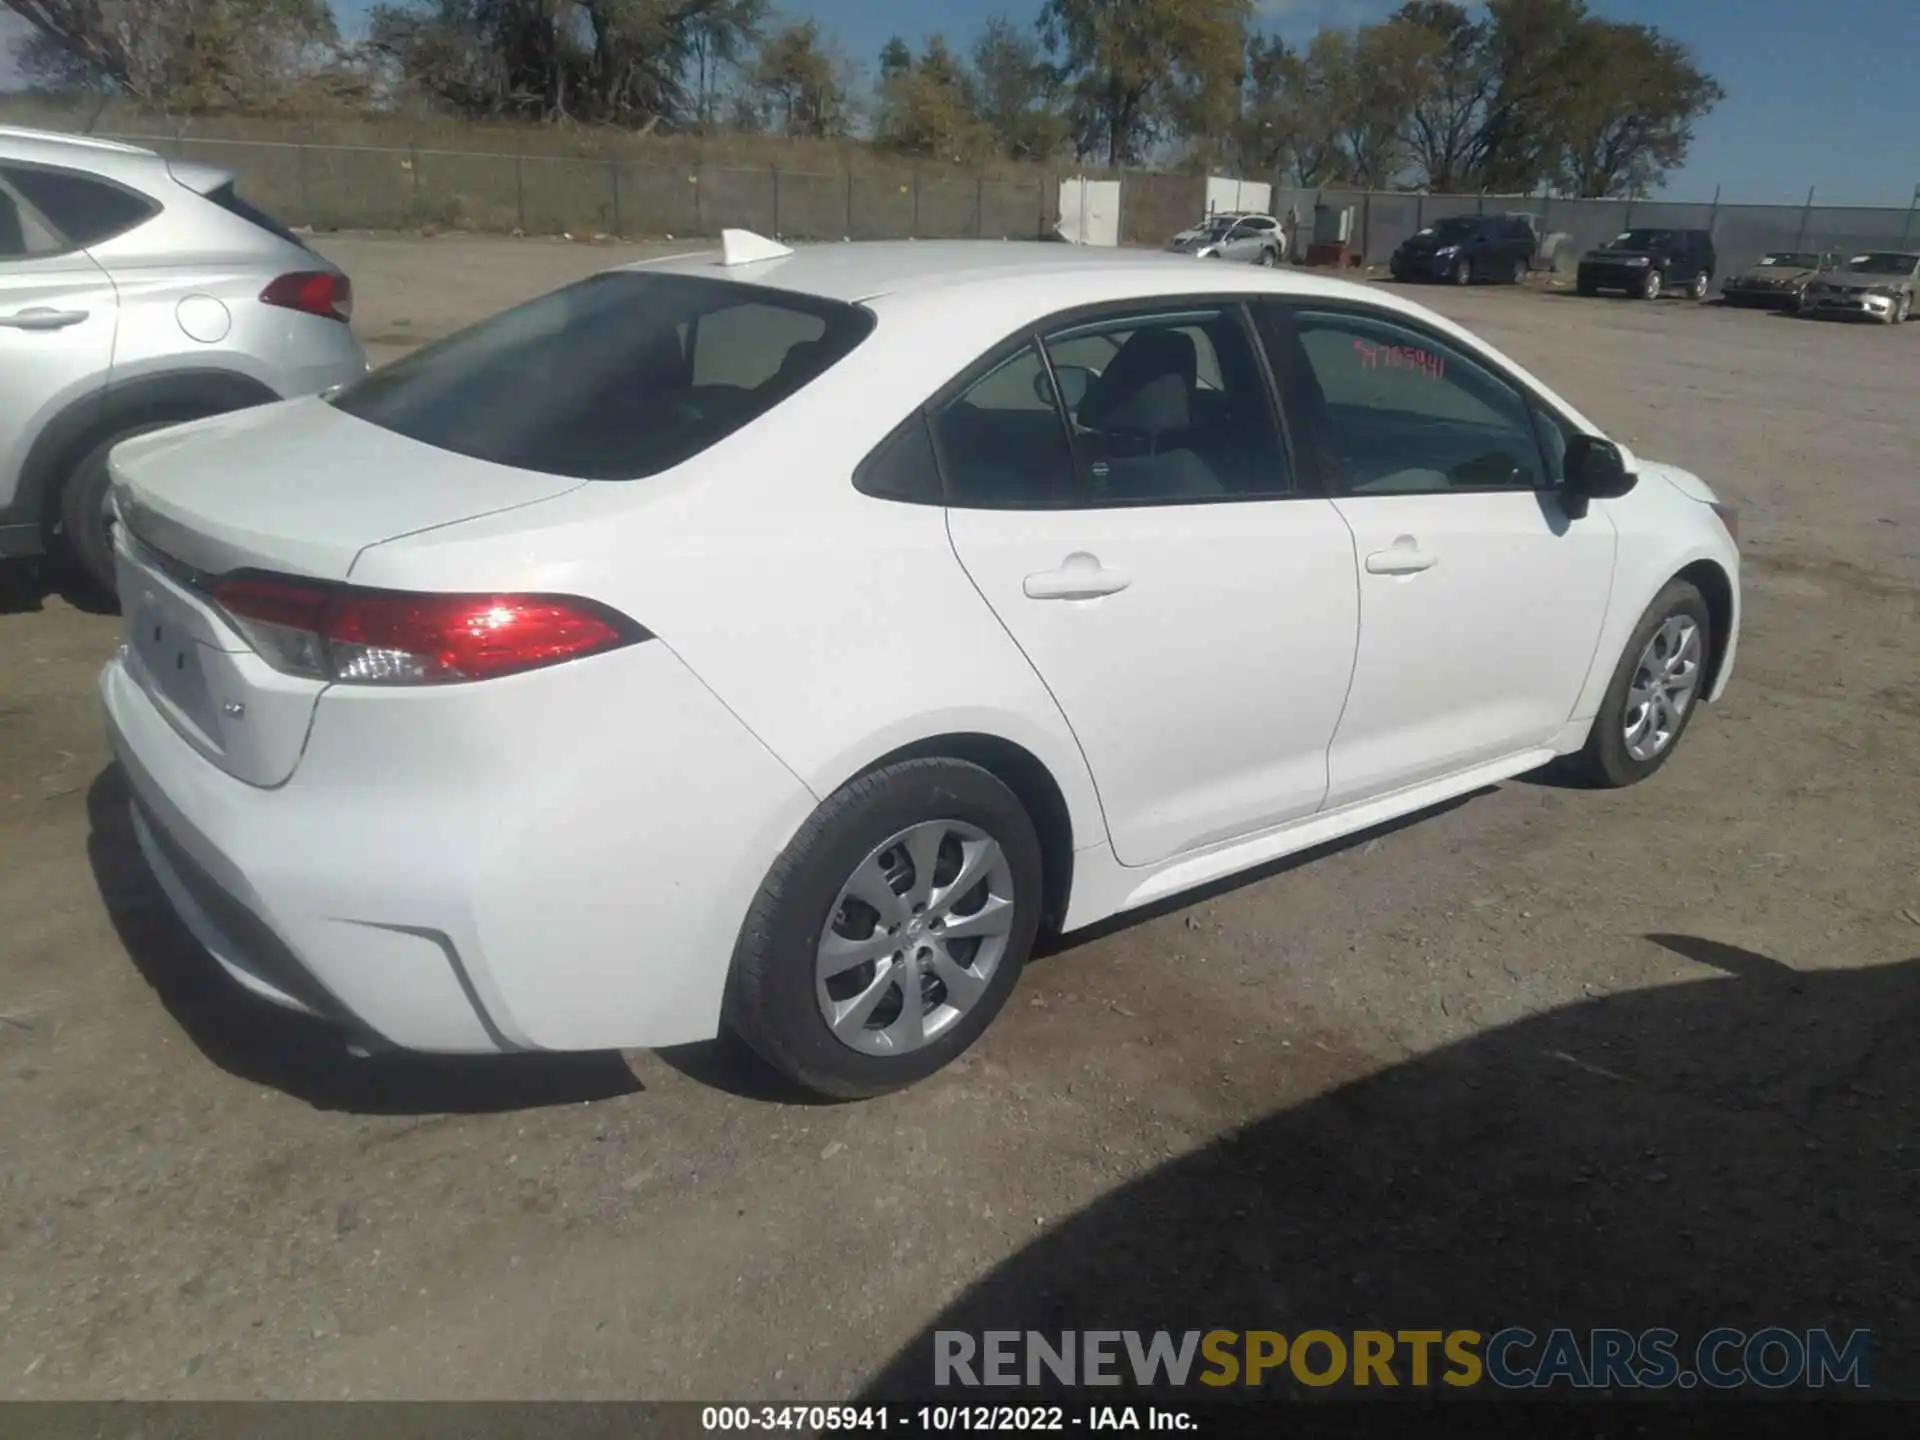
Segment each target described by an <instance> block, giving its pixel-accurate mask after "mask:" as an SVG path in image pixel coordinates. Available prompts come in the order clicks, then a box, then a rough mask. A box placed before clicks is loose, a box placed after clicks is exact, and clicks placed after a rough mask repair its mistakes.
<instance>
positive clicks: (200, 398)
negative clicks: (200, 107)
mask: <svg viewBox="0 0 1920 1440" xmlns="http://www.w3.org/2000/svg"><path fill="white" fill-rule="evenodd" d="M233 179H234V177H233V176H232V175H231V174H230V173H229V172H227V171H224V170H218V169H214V168H211V167H208V166H202V165H189V164H184V163H181V162H179V161H172V160H168V159H167V158H165V157H164V156H161V155H157V154H155V153H153V152H152V151H150V150H141V149H139V148H137V147H135V146H131V145H121V144H115V143H112V142H109V141H105V140H94V139H88V138H82V137H79V136H73V135H57V134H49V133H46V132H42V131H34V130H19V129H13V128H11V127H6V126H0V560H13V559H25V558H31V557H34V556H37V555H40V554H42V553H44V552H45V551H46V549H47V548H48V545H49V542H58V543H59V544H60V545H61V546H62V547H63V548H64V549H65V550H66V552H67V553H68V555H69V557H70V558H71V559H72V560H73V561H74V562H75V563H76V565H77V566H78V568H79V570H80V572H81V575H82V577H83V578H84V579H85V580H87V581H88V582H90V583H91V584H92V585H93V586H94V587H95V588H96V589H98V590H99V591H101V592H102V593H103V594H105V595H111V594H112V592H113V583H114V579H113V547H112V543H111V538H110V535H109V533H108V532H109V526H110V523H111V521H110V518H109V516H108V514H107V509H106V498H107V463H106V462H107V453H108V451H109V450H111V449H112V448H113V446H114V445H115V444H116V443H118V442H119V441H121V440H124V439H126V438H128V437H129V436H132V435H137V434H140V433H142V432H144V431H148V430H156V429H160V428H162V427H164V426H167V425H173V424H177V423H179V422H181V421H185V420H193V419H198V418H201V417H203V416H207V415H216V414H220V413H222V412H225V411H229V410H239V409H243V408H245V407H247V406H250V405H259V404H264V403H266V402H268V401H273V400H280V399H284V398H288V397H291V396H296V395H312V394H317V393H319V392H320V391H323V390H326V389H329V388H331V387H333V386H335V385H338V384H341V383H342V382H344V381H347V380H351V379H353V378H354V377H355V376H357V375H362V374H364V373H365V372H366V369H367V360H366V355H365V352H364V351H362V350H361V348H360V344H359V342H358V341H357V340H355V339H354V337H353V332H352V330H351V329H350V328H349V327H348V324H347V322H348V320H349V318H350V317H351V314H352V308H353V299H352V296H353V292H352V287H351V285H350V283H349V281H348V279H347V277H346V276H345V275H343V274H341V273H340V271H339V270H338V269H336V268H335V267H334V266H333V265H332V264H330V263H329V262H327V261H326V260H324V259H322V258H321V257H320V256H319V255H316V254H315V253H314V252H313V251H312V250H310V249H308V248H307V247H306V246H305V245H303V244H302V243H301V242H300V240H299V239H298V238H297V237H296V236H294V235H293V234H292V233H291V232H290V231H288V230H287V229H286V228H285V227H284V226H282V225H280V224H279V223H278V222H277V221H275V220H273V219H272V218H270V217H269V216H267V215H264V214H262V213H261V212H260V211H258V210H256V209H255V208H254V207H253V206H251V205H249V204H248V203H247V202H246V201H244V200H242V199H241V198H240V197H239V196H238V195H237V194H236V193H235V191H234V184H233Z"/></svg>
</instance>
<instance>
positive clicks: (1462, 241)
mask: <svg viewBox="0 0 1920 1440" xmlns="http://www.w3.org/2000/svg"><path fill="white" fill-rule="evenodd" d="M1539 247H1540V241H1539V237H1538V236H1537V235H1536V234H1535V233H1534V229H1533V217H1532V216H1530V215H1450V216H1448V217H1447V218H1446V219H1445V220H1440V221H1436V222H1435V223H1434V224H1432V225H1429V226H1427V228H1426V229H1424V230H1422V231H1420V232H1419V233H1418V234H1417V235H1412V236H1409V237H1408V238H1407V239H1406V240H1404V241H1402V242H1401V244H1400V248H1399V249H1397V250H1395V251H1394V252H1393V259H1392V260H1391V261H1390V262H1389V268H1391V269H1392V271H1393V278H1394V279H1396V280H1451V281H1452V282H1453V283H1454V284H1455V285H1471V284H1472V283H1473V282H1474V281H1475V280H1504V281H1509V282H1511V283H1512V284H1515V285H1518V284H1519V283H1520V282H1521V281H1522V280H1524V279H1525V278H1526V275H1527V271H1528V270H1530V269H1532V268H1533V255H1534V252H1535V251H1536V250H1537V249H1539Z"/></svg>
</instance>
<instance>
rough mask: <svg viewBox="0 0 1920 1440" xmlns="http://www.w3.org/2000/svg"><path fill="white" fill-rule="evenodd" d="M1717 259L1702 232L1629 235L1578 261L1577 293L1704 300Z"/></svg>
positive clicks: (1652, 231) (1710, 239)
mask: <svg viewBox="0 0 1920 1440" xmlns="http://www.w3.org/2000/svg"><path fill="white" fill-rule="evenodd" d="M1717 259H1718V257H1716V256H1715V254H1714V253H1713V236H1711V235H1710V234H1708V233H1707V232H1706V231H1705V230H1629V231H1627V233H1626V234H1624V235H1622V236H1620V237H1619V238H1618V239H1617V240H1614V241H1613V242H1612V243H1610V244H1607V245H1602V246H1601V247H1600V248H1599V249H1597V250H1589V251H1588V252H1587V253H1586V254H1584V255H1582V256H1581V257H1580V279H1579V290H1580V293H1581V294H1582V295H1598V294H1599V293H1600V292H1601V291H1602V290H1624V291H1626V292H1627V294H1629V295H1637V296H1639V297H1640V299H1642V300H1657V299H1658V298H1659V297H1660V296H1661V295H1664V294H1665V293H1667V292H1668V291H1669V290H1671V291H1675V292H1683V293H1685V294H1686V295H1687V297H1688V298H1689V299H1693V300H1704V299H1706V298H1707V290H1708V287H1710V286H1711V285H1712V284H1713V272H1714V267H1715V265H1716V263H1717Z"/></svg>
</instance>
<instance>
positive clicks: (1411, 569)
mask: <svg viewBox="0 0 1920 1440" xmlns="http://www.w3.org/2000/svg"><path fill="white" fill-rule="evenodd" d="M1439 563H1440V557H1439V556H1438V555H1434V554H1430V553H1428V552H1427V551H1425V550H1422V549H1420V548H1419V547H1418V546H1417V545H1412V544H1407V545H1395V546H1393V547H1391V548H1390V549H1386V550H1376V551H1374V552H1373V554H1371V555H1369V556H1367V573H1368V574H1369V575H1418V574H1419V573H1420V572H1421V571H1422V570H1431V569H1432V568H1433V567H1434V566H1436V565H1438V564H1439Z"/></svg>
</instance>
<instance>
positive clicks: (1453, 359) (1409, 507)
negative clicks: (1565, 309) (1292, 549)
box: [1269, 303, 1616, 807]
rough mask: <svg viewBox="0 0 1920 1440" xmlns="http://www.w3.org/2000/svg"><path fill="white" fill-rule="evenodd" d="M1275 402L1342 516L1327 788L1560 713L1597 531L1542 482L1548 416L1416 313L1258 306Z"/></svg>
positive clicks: (1604, 552) (1595, 594)
mask: <svg viewBox="0 0 1920 1440" xmlns="http://www.w3.org/2000/svg"><path fill="white" fill-rule="evenodd" d="M1269 313H1270V315H1271V316H1272V318H1273V319H1274V321H1275V325H1274V328H1273V330H1272V332H1271V334H1270V343H1271V344H1272V348H1273V351H1274V354H1275V358H1276V370H1277V371H1279V372H1281V373H1282V375H1283V389H1284V392H1285V393H1286V395H1287V397H1288V398H1287V405H1288V415H1289V419H1290V421H1292V422H1293V423H1294V425H1295V427H1296V431H1297V432H1300V433H1301V438H1302V440H1303V442H1304V443H1305V446H1306V448H1307V449H1308V450H1309V452H1310V453H1311V454H1312V456H1313V458H1314V463H1315V464H1316V465H1317V466H1318V467H1319V468H1320V469H1321V471H1322V474H1323V475H1324V476H1325V478H1326V480H1327V483H1328V488H1329V492H1330V493H1331V494H1332V495H1333V496H1334V500H1333V503H1334V505H1335V506H1336V508H1337V509H1338V510H1339V512H1340V514H1341V516H1342V517H1343V518H1344V519H1345V521H1346V522H1347V524H1348V525H1349V526H1350V527H1351V529H1352V532H1353V547H1354V557H1355V561H1356V566H1357V570H1358V574H1359V587H1360V636H1361V640H1360V649H1359V656H1358V659H1357V661H1356V663H1355V666H1354V675H1353V685H1352V688H1351V691H1350V693H1349V695H1348V698H1347V704H1346V711H1345V714H1344V715H1343V716H1342V718H1341V721H1340V727H1339V730H1338V733H1336V734H1335V736H1334V739H1333V743H1332V746H1331V747H1330V751H1329V755H1328V795H1327V804H1328V806H1329V807H1337V806H1340V805H1345V804H1349V803H1351V802H1353V801H1356V800H1361V799H1365V798H1368V797H1370V796H1374V795H1379V794H1384V793H1388V792H1391V791H1394V790H1399V789H1403V788H1405V787H1407V786H1411V785H1417V784H1420V783H1422V782H1423V781H1428V780H1435V779H1439V778H1441V777H1443V776H1446V775H1451V774H1455V773H1458V772H1460V771H1463V770H1467V769H1471V768H1472V767H1474V766H1476V765H1480V764H1484V763H1488V762H1491V761H1495V760H1498V759H1500V758H1502V757H1505V756H1510V755H1514V754H1517V753H1519V752H1522V751H1525V750H1528V749H1532V748H1535V747H1538V746H1541V745H1544V744H1545V743H1546V742H1547V741H1549V740H1550V739H1552V738H1553V737H1554V736H1556V735H1557V734H1558V733H1559V732H1560V731H1561V730H1562V729H1563V728H1564V727H1565V725H1566V724H1567V722H1568V720H1569V719H1570V718H1571V716H1572V713H1573V709H1574V706H1575V704H1576V703H1577V702H1578V700H1579V696H1580V692H1581V690H1582V689H1583V687H1584V686H1585V683H1586V679H1587V675H1588V673H1589V670H1590V669H1591V667H1592V664H1593V659H1594V652H1595V648H1596V646H1597V645H1598V643H1599V638H1600V628H1601V624H1602V622H1603V621H1604V619H1605V617H1606V610H1607V602H1608V599H1609V596H1610V592H1611V589H1612V580H1613V562H1614V547H1615V542H1616V535H1615V531H1614V528H1613V524H1612V522H1611V521H1610V520H1609V519H1608V518H1607V516H1606V515H1605V514H1604V513H1602V511H1601V510H1600V509H1599V508H1597V507H1596V508H1595V509H1593V510H1591V511H1590V512H1589V513H1588V514H1587V515H1585V516H1584V517H1582V518H1580V519H1573V518H1571V517H1570V516H1569V515H1568V513H1567V512H1566V510H1565V509H1564V508H1563V507H1562V505H1561V503H1560V500H1559V497H1558V495H1557V494H1556V493H1555V489H1556V485H1557V482H1558V479H1559V461H1560V455H1561V453H1562V448H1563V447H1562V446H1561V445H1559V444H1556V443H1553V438H1554V437H1555V436H1556V435H1557V434H1559V431H1558V430H1557V429H1556V428H1555V427H1556V426H1557V425H1558V423H1559V422H1556V421H1554V420H1552V419H1551V418H1549V417H1548V416H1547V415H1546V414H1545V412H1544V410H1543V409H1541V408H1539V407H1538V405H1537V403H1536V402H1534V401H1533V400H1531V399H1530V398H1529V396H1528V395H1527V393H1526V391H1525V390H1524V389H1523V388H1522V387H1521V386H1520V384H1519V382H1518V381H1517V380H1514V379H1512V378H1511V377H1508V376H1504V375H1502V374H1500V373H1499V372H1498V371H1497V369H1496V368H1495V367H1494V365H1493V363H1492V362H1491V361H1490V360H1488V359H1485V358H1479V357H1476V356H1473V355H1470V354H1469V353H1467V351H1466V350H1465V349H1463V348H1462V347H1459V346H1456V345H1454V344H1453V343H1452V342H1450V341H1448V340H1446V339H1444V338H1443V337H1441V336H1439V335H1438V334H1436V333H1433V332H1430V331H1428V330H1426V329H1425V328H1424V327H1419V326H1417V325H1415V324H1412V323H1409V322H1407V321H1403V320H1400V319H1399V318H1397V317H1390V316H1388V315H1387V314H1385V313H1384V312H1379V311H1370V310H1367V309H1363V308H1360V307H1353V308H1345V307H1339V308H1336V307H1327V308H1324V309H1322V308H1318V307H1314V306H1310V305H1307V304H1304V303H1302V304H1300V305H1296V306H1288V307H1278V306H1276V307H1274V309H1273V310H1272V311H1271V312H1269Z"/></svg>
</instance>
